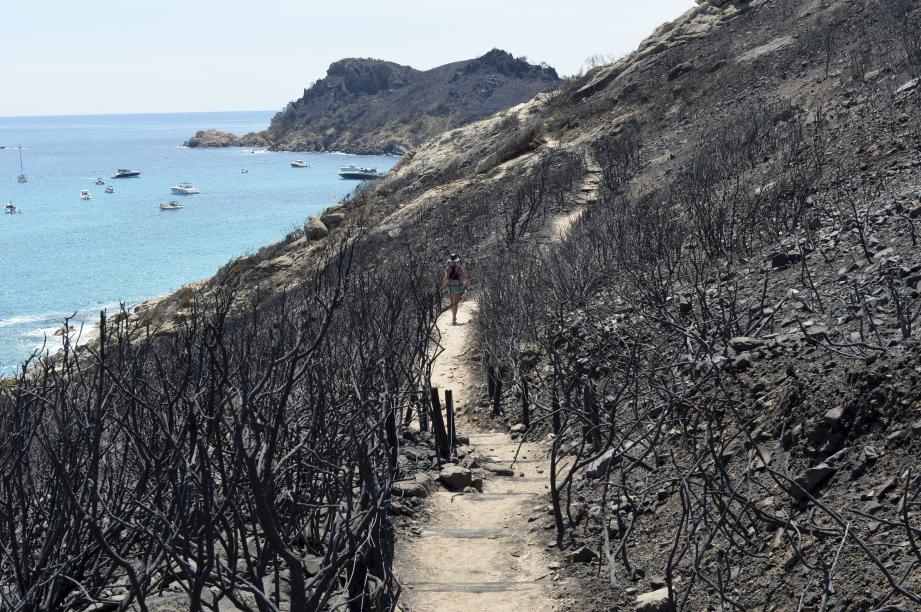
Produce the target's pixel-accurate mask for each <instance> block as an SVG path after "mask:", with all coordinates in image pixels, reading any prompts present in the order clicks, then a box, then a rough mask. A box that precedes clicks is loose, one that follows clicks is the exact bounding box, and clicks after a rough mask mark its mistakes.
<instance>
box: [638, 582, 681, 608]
mask: <svg viewBox="0 0 921 612" xmlns="http://www.w3.org/2000/svg"><path fill="white" fill-rule="evenodd" d="M674 609H675V605H674V604H673V603H672V602H671V600H670V599H669V598H668V587H664V588H661V589H657V590H655V591H650V592H648V593H643V594H642V595H637V596H636V612H672V611H673V610H674Z"/></svg>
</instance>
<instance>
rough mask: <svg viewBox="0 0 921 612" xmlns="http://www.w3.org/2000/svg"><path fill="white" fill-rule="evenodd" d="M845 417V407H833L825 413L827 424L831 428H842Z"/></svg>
mask: <svg viewBox="0 0 921 612" xmlns="http://www.w3.org/2000/svg"><path fill="white" fill-rule="evenodd" d="M843 418H844V408H841V407H838V408H832V409H831V410H829V411H828V412H826V413H825V424H826V425H828V426H829V427H830V428H831V429H840V428H841V420H842V419H843Z"/></svg>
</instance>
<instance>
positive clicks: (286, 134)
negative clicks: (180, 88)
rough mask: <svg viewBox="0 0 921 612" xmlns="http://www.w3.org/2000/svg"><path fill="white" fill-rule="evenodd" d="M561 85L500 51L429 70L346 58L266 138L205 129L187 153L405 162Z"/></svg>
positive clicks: (545, 70)
mask: <svg viewBox="0 0 921 612" xmlns="http://www.w3.org/2000/svg"><path fill="white" fill-rule="evenodd" d="M560 82H561V81H560V78H559V77H558V76H557V74H556V71H555V70H553V68H550V67H549V66H546V65H540V66H538V65H533V64H530V63H528V62H527V61H526V60H525V59H523V58H515V57H513V56H512V55H511V54H509V53H507V52H505V51H500V50H498V49H494V50H492V51H490V52H489V53H487V54H485V55H483V56H481V57H478V58H476V59H472V60H466V61H460V62H454V63H451V64H446V65H444V66H438V67H437V68H432V69H431V70H416V69H415V68H411V67H410V66H401V65H400V64H396V63H394V62H387V61H382V60H377V59H361V58H350V59H343V60H340V61H338V62H335V63H333V64H332V65H330V67H329V70H328V71H327V74H326V77H325V78H323V79H320V80H318V81H316V82H315V83H314V84H313V85H311V86H310V87H308V88H306V89H305V90H304V94H303V95H302V96H301V97H300V98H299V99H297V100H295V101H293V102H291V103H289V104H288V106H287V107H286V108H285V109H284V110H283V111H281V112H280V113H278V114H277V115H275V117H274V118H273V119H272V122H271V124H270V125H269V127H268V129H266V130H265V131H262V132H257V133H250V134H246V135H243V136H236V135H234V134H229V133H226V132H220V131H217V130H202V131H200V132H198V133H196V134H195V135H194V136H193V137H192V138H190V139H189V140H187V141H186V142H185V146H188V147H231V146H244V147H269V148H271V149H272V150H278V151H342V152H347V153H356V154H396V155H402V154H404V153H406V152H407V151H409V150H410V149H412V148H413V147H415V146H416V145H418V144H420V143H422V142H424V141H426V140H428V139H429V138H431V137H432V136H435V135H437V134H441V133H443V132H445V131H447V130H451V129H454V128H458V127H461V126H463V125H467V124H469V123H471V122H473V121H477V120H479V119H483V118H484V117H488V116H489V115H492V114H494V113H496V112H498V111H501V110H503V109H505V108H508V107H510V106H514V105H516V104H519V103H521V102H524V101H526V100H530V99H531V98H533V97H534V96H535V95H536V94H537V93H538V92H540V91H543V90H546V89H552V88H554V87H557V86H558V85H559V84H560Z"/></svg>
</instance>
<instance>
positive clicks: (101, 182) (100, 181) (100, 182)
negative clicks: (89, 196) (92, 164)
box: [96, 178, 106, 185]
mask: <svg viewBox="0 0 921 612" xmlns="http://www.w3.org/2000/svg"><path fill="white" fill-rule="evenodd" d="M96 184H97V185H105V184H106V182H105V181H104V180H102V179H101V178H98V179H96Z"/></svg>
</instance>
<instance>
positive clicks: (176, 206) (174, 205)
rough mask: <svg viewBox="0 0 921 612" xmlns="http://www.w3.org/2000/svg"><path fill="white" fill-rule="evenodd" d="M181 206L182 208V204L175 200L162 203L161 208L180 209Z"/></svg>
mask: <svg viewBox="0 0 921 612" xmlns="http://www.w3.org/2000/svg"><path fill="white" fill-rule="evenodd" d="M180 208H182V204H180V203H179V202H176V201H175V200H172V201H170V202H164V203H163V204H160V210H179V209H180Z"/></svg>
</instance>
